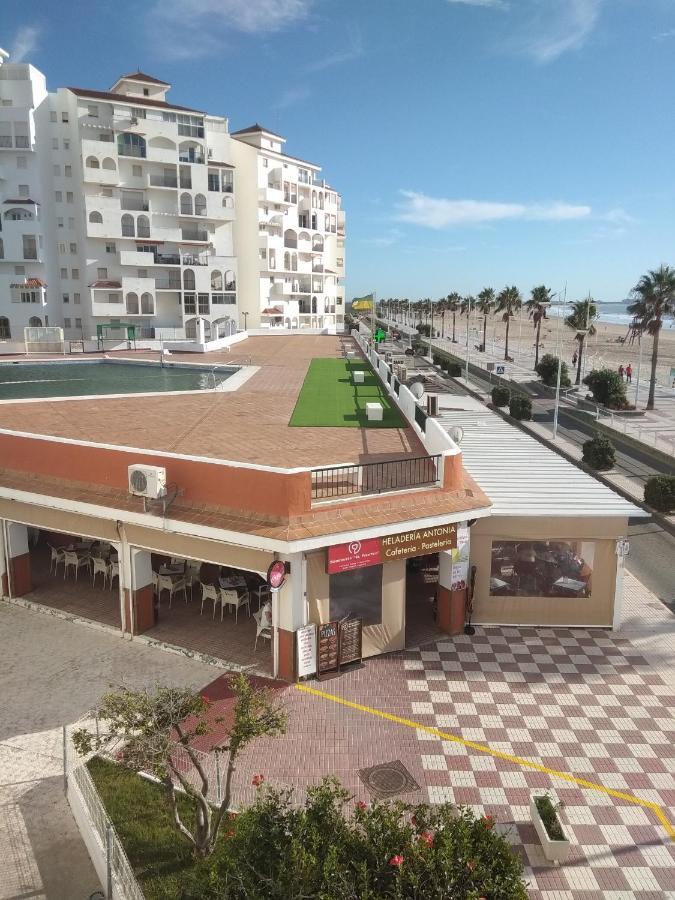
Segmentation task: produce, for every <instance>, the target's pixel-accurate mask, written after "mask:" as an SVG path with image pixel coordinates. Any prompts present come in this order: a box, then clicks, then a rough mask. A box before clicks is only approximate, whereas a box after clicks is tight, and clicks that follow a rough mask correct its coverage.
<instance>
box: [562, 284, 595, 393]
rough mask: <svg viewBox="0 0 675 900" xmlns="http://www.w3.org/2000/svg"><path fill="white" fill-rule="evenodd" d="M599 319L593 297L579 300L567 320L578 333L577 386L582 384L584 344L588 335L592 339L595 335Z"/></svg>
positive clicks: (570, 326) (574, 304) (566, 322)
mask: <svg viewBox="0 0 675 900" xmlns="http://www.w3.org/2000/svg"><path fill="white" fill-rule="evenodd" d="M597 319H598V307H597V306H596V305H595V302H594V300H593V298H592V297H587V298H586V299H585V300H577V301H576V302H575V303H573V304H572V312H571V313H570V314H569V316H567V317H566V318H565V325H567V327H568V328H571V329H572V330H573V331H576V337H575V340H576V341H577V343H578V344H579V350H578V353H577V377H576V379H575V381H574V383H575V384H581V359H582V356H583V354H584V344H585V341H586V337H587V335H590V336H591V337H592V336H593V335H594V334H595V325H594V324H593V323H594V322H596V321H597Z"/></svg>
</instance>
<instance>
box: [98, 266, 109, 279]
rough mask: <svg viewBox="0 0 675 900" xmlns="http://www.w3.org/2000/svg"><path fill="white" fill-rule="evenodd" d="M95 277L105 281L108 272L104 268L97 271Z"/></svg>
mask: <svg viewBox="0 0 675 900" xmlns="http://www.w3.org/2000/svg"><path fill="white" fill-rule="evenodd" d="M96 277H97V278H103V279H106V278H107V277H108V270H107V269H106V268H100V269H97V270H96Z"/></svg>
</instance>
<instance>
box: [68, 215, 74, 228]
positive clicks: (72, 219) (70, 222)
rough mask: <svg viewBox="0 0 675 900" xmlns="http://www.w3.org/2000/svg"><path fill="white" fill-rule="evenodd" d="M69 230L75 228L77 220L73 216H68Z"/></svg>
mask: <svg viewBox="0 0 675 900" xmlns="http://www.w3.org/2000/svg"><path fill="white" fill-rule="evenodd" d="M68 228H69V229H70V231H72V230H73V228H75V219H74V218H73V217H72V216H68Z"/></svg>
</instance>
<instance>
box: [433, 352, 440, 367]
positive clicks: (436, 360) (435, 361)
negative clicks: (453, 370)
mask: <svg viewBox="0 0 675 900" xmlns="http://www.w3.org/2000/svg"><path fill="white" fill-rule="evenodd" d="M431 360H432V362H433V364H434V365H435V366H440V367H441V368H443V360H442V358H441V357H440V356H439V355H438V353H434V355H433V356H432V357H431Z"/></svg>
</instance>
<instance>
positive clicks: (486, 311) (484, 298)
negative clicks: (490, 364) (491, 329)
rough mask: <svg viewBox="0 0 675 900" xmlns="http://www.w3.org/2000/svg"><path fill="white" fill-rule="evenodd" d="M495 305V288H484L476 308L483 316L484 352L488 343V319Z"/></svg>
mask: <svg viewBox="0 0 675 900" xmlns="http://www.w3.org/2000/svg"><path fill="white" fill-rule="evenodd" d="M494 305H495V292H494V289H493V288H483V290H482V291H481V292H480V294H479V295H478V299H477V300H476V309H477V310H478V312H479V313H480V314H481V315H482V316H483V351H482V352H483V353H485V346H486V343H487V320H488V316H489V315H490V313H491V312H492V309H493V307H494Z"/></svg>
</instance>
